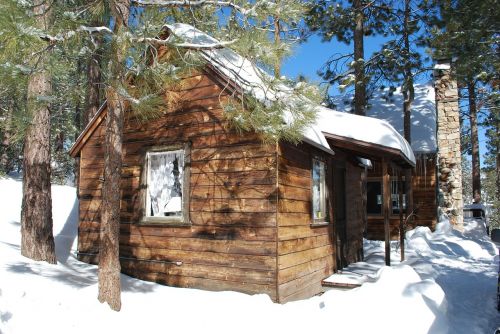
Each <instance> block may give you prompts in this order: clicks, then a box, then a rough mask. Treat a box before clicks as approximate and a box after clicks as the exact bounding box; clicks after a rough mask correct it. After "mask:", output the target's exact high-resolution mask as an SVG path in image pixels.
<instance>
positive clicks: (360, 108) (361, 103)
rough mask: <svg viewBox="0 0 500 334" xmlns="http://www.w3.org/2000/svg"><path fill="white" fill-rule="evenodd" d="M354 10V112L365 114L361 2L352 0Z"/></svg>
mask: <svg viewBox="0 0 500 334" xmlns="http://www.w3.org/2000/svg"><path fill="white" fill-rule="evenodd" d="M353 6H354V12H355V13H356V27H355V29H354V62H355V63H354V76H355V80H356V83H355V86H354V113H355V114H356V115H363V116H364V115H365V114H366V112H365V106H366V82H365V63H364V53H365V51H364V21H365V16H364V13H363V2H362V1H361V0H354V2H353Z"/></svg>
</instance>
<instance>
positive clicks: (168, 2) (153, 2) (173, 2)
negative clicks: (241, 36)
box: [131, 0, 259, 16]
mask: <svg viewBox="0 0 500 334" xmlns="http://www.w3.org/2000/svg"><path fill="white" fill-rule="evenodd" d="M131 3H132V4H133V5H136V6H139V7H201V6H207V5H213V6H219V7H229V8H232V9H234V10H236V11H238V12H239V13H240V14H242V15H245V16H246V15H250V14H252V13H253V12H254V10H255V9H256V7H257V6H258V4H259V2H258V1H257V2H256V3H255V5H253V6H252V7H250V8H243V7H241V6H239V5H237V4H235V3H234V2H232V1H218V0H132V1H131Z"/></svg>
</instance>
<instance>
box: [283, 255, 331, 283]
mask: <svg viewBox="0 0 500 334" xmlns="http://www.w3.org/2000/svg"><path fill="white" fill-rule="evenodd" d="M333 258H334V256H333V255H328V256H324V257H320V258H317V259H315V260H312V261H309V262H305V263H301V264H298V265H296V266H292V267H288V268H285V269H282V270H279V271H278V283H279V284H283V283H286V282H290V281H292V280H294V279H297V278H299V277H302V276H305V275H308V274H310V273H312V272H315V271H318V270H324V271H325V272H328V273H329V274H330V275H331V274H332V273H333V265H334V260H333Z"/></svg>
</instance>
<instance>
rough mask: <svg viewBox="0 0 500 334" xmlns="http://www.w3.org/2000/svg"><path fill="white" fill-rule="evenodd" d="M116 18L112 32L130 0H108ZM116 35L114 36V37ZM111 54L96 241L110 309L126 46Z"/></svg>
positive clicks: (116, 277)
mask: <svg viewBox="0 0 500 334" xmlns="http://www.w3.org/2000/svg"><path fill="white" fill-rule="evenodd" d="M110 6H111V12H112V13H113V17H114V19H115V27H114V31H115V35H120V34H121V33H122V30H123V26H124V25H126V24H127V22H128V17H129V12H130V1H129V0H114V1H111V2H110ZM115 38H116V37H115ZM113 43H114V44H115V45H114V46H113V50H114V54H113V55H112V56H111V59H110V62H111V63H110V68H111V73H110V85H109V86H108V88H106V100H107V106H108V112H107V116H106V139H105V148H104V149H105V152H104V184H103V186H102V211H101V231H100V244H99V296H98V299H99V301H100V302H101V303H104V302H107V303H108V305H109V306H110V307H111V309H113V310H115V311H119V310H120V309H121V296H120V293H121V290H120V258H119V239H120V238H119V237H120V178H121V169H122V141H123V117H124V101H123V98H122V97H121V96H120V95H119V94H118V92H117V87H119V86H120V85H125V84H126V82H125V78H124V74H123V66H124V63H125V57H126V55H125V54H124V52H125V49H126V48H124V47H122V46H121V45H117V43H119V42H118V41H117V40H116V39H115V40H114V41H113Z"/></svg>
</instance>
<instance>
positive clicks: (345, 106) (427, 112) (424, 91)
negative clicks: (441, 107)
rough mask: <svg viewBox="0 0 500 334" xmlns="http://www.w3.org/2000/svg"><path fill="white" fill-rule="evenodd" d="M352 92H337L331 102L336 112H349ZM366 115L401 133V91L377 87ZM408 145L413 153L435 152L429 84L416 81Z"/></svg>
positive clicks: (432, 90)
mask: <svg viewBox="0 0 500 334" xmlns="http://www.w3.org/2000/svg"><path fill="white" fill-rule="evenodd" d="M352 99H353V96H352V94H345V95H338V96H335V97H334V98H333V103H334V104H335V105H336V109H337V110H339V111H345V112H351V111H352V105H351V101H352ZM366 114H367V115H368V116H371V117H375V118H378V119H383V120H386V121H387V122H389V123H390V124H391V125H392V126H393V127H394V128H395V129H396V130H397V131H398V132H399V133H400V134H403V94H402V93H401V88H399V87H398V88H397V89H396V91H395V92H393V94H391V95H390V96H389V89H388V88H385V89H383V90H377V91H376V92H375V93H374V94H373V97H372V98H370V100H369V107H368V109H367V110H366ZM411 147H412V149H413V151H414V152H416V153H428V152H436V150H437V145H436V103H435V98H434V88H433V86H432V84H430V83H428V84H416V85H415V100H414V101H413V103H412V113H411Z"/></svg>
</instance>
